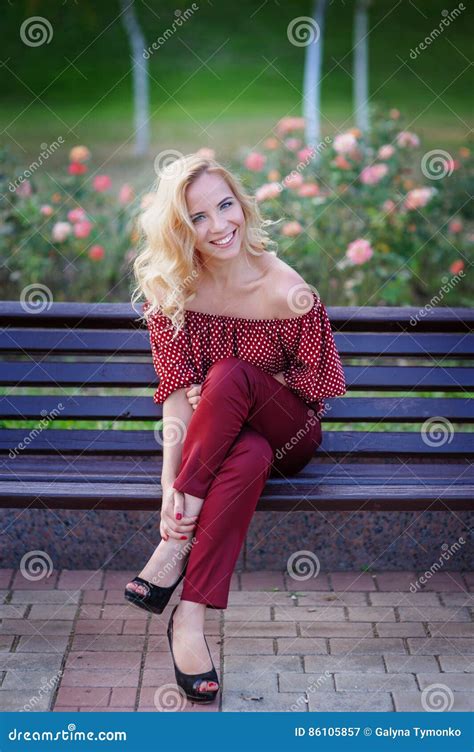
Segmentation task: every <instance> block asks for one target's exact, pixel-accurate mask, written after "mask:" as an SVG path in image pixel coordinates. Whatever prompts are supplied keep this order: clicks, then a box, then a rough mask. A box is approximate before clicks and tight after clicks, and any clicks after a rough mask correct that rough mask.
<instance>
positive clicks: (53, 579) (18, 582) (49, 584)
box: [11, 570, 58, 591]
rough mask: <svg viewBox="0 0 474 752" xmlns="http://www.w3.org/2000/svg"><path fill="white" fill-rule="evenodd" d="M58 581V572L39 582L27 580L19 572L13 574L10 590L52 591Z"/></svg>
mask: <svg viewBox="0 0 474 752" xmlns="http://www.w3.org/2000/svg"><path fill="white" fill-rule="evenodd" d="M57 581H58V572H54V571H53V572H52V573H51V574H50V576H49V577H46V576H45V577H42V578H41V579H39V580H29V579H28V578H27V577H24V576H23V574H22V573H21V572H20V570H17V571H16V572H15V576H14V579H13V583H12V585H11V590H16V589H18V590H36V591H38V590H54V589H55V587H56V583H57Z"/></svg>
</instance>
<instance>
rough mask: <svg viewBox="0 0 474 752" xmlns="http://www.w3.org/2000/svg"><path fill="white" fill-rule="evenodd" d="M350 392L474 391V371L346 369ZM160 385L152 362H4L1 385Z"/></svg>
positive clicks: (416, 368)
mask: <svg viewBox="0 0 474 752" xmlns="http://www.w3.org/2000/svg"><path fill="white" fill-rule="evenodd" d="M344 373H345V376H346V382H347V386H348V388H350V389H371V390H375V391H378V390H380V391H388V390H391V391H393V390H397V389H418V390H422V391H426V390H429V389H442V390H444V391H463V390H470V389H474V368H458V367H450V368H442V367H441V366H437V367H434V366H426V367H425V366H403V367H402V366H400V367H394V366H370V367H367V366H345V367H344ZM157 383H158V379H157V377H156V374H155V371H154V368H153V365H152V364H151V363H150V364H148V363H114V362H111V361H110V360H109V361H97V362H93V363H83V362H77V363H64V362H58V361H44V362H39V363H37V362H35V361H33V360H30V361H1V362H0V384H2V385H4V386H15V385H19V386H44V385H47V384H54V385H56V386H81V387H87V386H116V387H123V388H125V387H131V386H136V387H138V386H145V387H154V386H155V385H156V384H157Z"/></svg>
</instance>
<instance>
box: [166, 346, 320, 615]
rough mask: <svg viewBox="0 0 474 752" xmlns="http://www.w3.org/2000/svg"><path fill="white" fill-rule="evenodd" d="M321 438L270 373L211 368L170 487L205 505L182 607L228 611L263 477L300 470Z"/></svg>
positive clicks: (226, 361)
mask: <svg viewBox="0 0 474 752" xmlns="http://www.w3.org/2000/svg"><path fill="white" fill-rule="evenodd" d="M321 437H322V433H321V423H320V421H319V419H318V417H317V415H316V411H315V410H313V409H312V408H311V407H310V406H309V405H308V404H307V403H306V402H305V401H304V400H302V399H301V398H300V397H298V396H297V395H296V394H295V393H294V392H292V391H291V390H290V389H289V388H288V387H287V386H285V385H284V384H281V383H280V382H279V381H277V379H275V378H274V377H273V376H271V374H269V373H267V372H266V371H263V370H262V369H261V368H258V367H257V366H255V365H253V364H251V363H248V362H247V361H243V360H240V359H239V358H236V357H229V358H223V359H220V360H218V361H216V362H215V363H213V365H212V366H211V367H210V369H209V370H208V372H207V374H206V378H205V379H204V381H203V383H202V384H201V399H200V400H199V403H198V405H197V407H196V409H195V410H194V413H193V415H192V416H191V420H190V421H189V423H188V427H187V432H186V437H185V439H184V442H183V447H182V460H181V465H180V469H179V473H178V476H177V478H176V480H175V482H174V483H173V487H174V488H175V489H176V490H178V491H181V492H183V493H188V494H191V495H192V496H198V497H199V498H201V499H204V503H203V505H202V508H201V511H200V513H199V517H198V521H197V525H196V527H195V529H194V532H193V537H194V542H193V544H192V547H191V550H190V553H189V560H188V567H187V570H186V574H185V577H184V579H183V590H182V594H181V598H182V599H183V600H188V601H194V602H196V603H205V604H207V606H209V607H210V608H227V602H228V595H229V588H230V581H231V578H232V573H233V571H234V566H235V563H236V561H237V558H238V555H239V553H240V550H241V548H242V545H243V542H244V539H245V535H246V532H247V529H248V526H249V524H250V520H251V518H252V515H253V513H254V511H255V507H256V505H257V502H258V500H259V498H260V496H261V493H262V490H263V488H264V486H265V483H266V481H267V479H268V477H269V476H270V475H277V476H278V475H280V476H284V475H287V474H295V473H297V472H299V471H300V470H302V469H303V467H304V466H305V465H306V464H307V463H308V462H309V460H310V459H311V457H312V456H313V454H314V452H315V449H316V448H317V447H318V446H319V445H320V443H321ZM185 514H186V511H185Z"/></svg>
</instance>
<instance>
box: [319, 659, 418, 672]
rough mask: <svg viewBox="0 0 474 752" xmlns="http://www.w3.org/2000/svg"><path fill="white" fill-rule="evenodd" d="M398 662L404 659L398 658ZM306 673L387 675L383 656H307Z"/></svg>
mask: <svg viewBox="0 0 474 752" xmlns="http://www.w3.org/2000/svg"><path fill="white" fill-rule="evenodd" d="M397 660H403V658H400V657H397ZM304 667H305V671H306V672H307V673H310V674H314V673H318V674H321V673H324V671H329V672H330V673H331V674H332V673H335V672H337V673H339V674H340V673H342V672H344V671H351V672H352V671H359V672H362V673H366V672H370V673H377V674H379V673H382V674H383V673H385V667H384V664H383V660H382V656H380V655H347V656H346V655H327V656H324V657H323V656H319V655H307V656H305V659H304Z"/></svg>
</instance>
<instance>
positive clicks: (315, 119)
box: [303, 0, 327, 161]
mask: <svg viewBox="0 0 474 752" xmlns="http://www.w3.org/2000/svg"><path fill="white" fill-rule="evenodd" d="M326 4H327V0H314V6H313V14H312V19H313V21H314V22H315V25H316V30H317V33H316V36H315V39H314V40H313V41H311V42H310V44H308V45H307V47H306V54H305V64H304V79H303V116H304V118H305V121H306V143H307V144H308V146H312V147H316V146H317V145H318V144H319V143H320V141H321V70H322V62H323V34H324V17H325V13H326ZM316 160H317V155H316V157H315V161H316Z"/></svg>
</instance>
